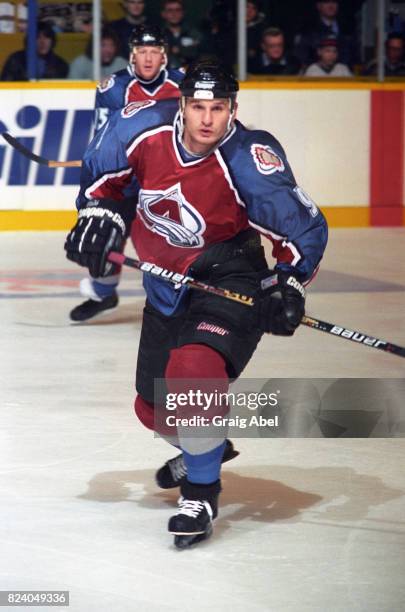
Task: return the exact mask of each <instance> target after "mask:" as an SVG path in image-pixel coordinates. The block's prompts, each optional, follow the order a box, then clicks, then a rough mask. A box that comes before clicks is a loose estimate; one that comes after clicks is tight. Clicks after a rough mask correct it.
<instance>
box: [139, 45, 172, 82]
mask: <svg viewBox="0 0 405 612" xmlns="http://www.w3.org/2000/svg"><path fill="white" fill-rule="evenodd" d="M164 60H165V57H164V51H163V50H162V47H135V49H134V51H133V53H132V55H131V62H132V64H133V66H134V69H135V72H136V74H137V75H138V76H140V77H141V79H145V81H150V80H151V79H153V78H154V77H155V76H156V75H157V74H158V73H159V71H160V69H161V67H162V64H163V63H164Z"/></svg>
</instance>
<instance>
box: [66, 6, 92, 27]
mask: <svg viewBox="0 0 405 612" xmlns="http://www.w3.org/2000/svg"><path fill="white" fill-rule="evenodd" d="M71 8H72V30H73V32H85V33H86V34H91V32H92V31H93V13H92V9H93V7H92V4H91V2H81V3H80V4H73V5H71Z"/></svg>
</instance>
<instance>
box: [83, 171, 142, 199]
mask: <svg viewBox="0 0 405 612" xmlns="http://www.w3.org/2000/svg"><path fill="white" fill-rule="evenodd" d="M131 173H132V168H126V169H125V170H119V171H118V172H106V173H104V174H103V175H102V176H101V177H100V178H98V179H97V180H96V181H95V182H94V183H92V184H91V185H90V186H89V187H87V189H86V191H85V192H84V195H85V196H86V198H87V199H88V200H92V199H93V198H94V197H100V194H98V195H96V193H95V192H96V191H101V192H102V191H103V189H102V187H103V185H104V183H106V182H107V181H111V179H112V181H113V182H115V181H116V182H117V183H120V182H121V181H120V180H119V179H121V178H122V177H125V176H127V175H129V174H131Z"/></svg>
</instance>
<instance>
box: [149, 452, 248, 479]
mask: <svg viewBox="0 0 405 612" xmlns="http://www.w3.org/2000/svg"><path fill="white" fill-rule="evenodd" d="M238 455H239V452H238V451H237V450H235V449H234V447H233V444H232V442H231V441H230V440H226V445H225V450H224V454H223V456H222V463H226V462H227V461H230V460H231V459H234V458H235V457H237V456H238ZM186 474H187V468H186V466H185V464H184V460H183V455H182V454H180V455H177V457H173V459H169V461H166V463H165V464H164V465H163V466H162V467H161V468H160V469H159V470H158V471H157V472H156V476H155V477H156V483H157V485H158V487H160V488H161V489H174V487H178V486H179V485H181V483H182V482H184V480H185V478H186Z"/></svg>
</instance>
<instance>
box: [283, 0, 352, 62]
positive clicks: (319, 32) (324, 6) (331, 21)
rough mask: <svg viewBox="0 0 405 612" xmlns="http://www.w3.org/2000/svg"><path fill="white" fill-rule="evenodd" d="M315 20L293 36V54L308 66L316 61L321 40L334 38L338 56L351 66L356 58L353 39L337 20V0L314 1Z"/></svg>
mask: <svg viewBox="0 0 405 612" xmlns="http://www.w3.org/2000/svg"><path fill="white" fill-rule="evenodd" d="M316 9H317V16H316V19H315V22H314V23H313V24H312V26H310V27H309V28H308V29H307V30H306V31H305V32H304V33H303V34H298V35H297V36H296V38H295V55H296V56H297V57H298V58H299V59H300V61H301V62H302V64H304V65H305V66H308V65H309V64H311V63H312V62H316V61H317V52H318V48H319V45H320V43H321V41H323V40H325V39H328V38H335V39H336V41H337V46H338V54H339V58H340V59H341V61H342V62H343V63H344V64H348V65H349V66H353V65H354V63H355V59H356V49H355V40H354V38H353V36H349V35H348V33H347V32H345V31H344V30H343V28H342V26H341V24H340V23H339V21H338V12H339V1H338V0H320V1H319V2H317V3H316Z"/></svg>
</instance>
